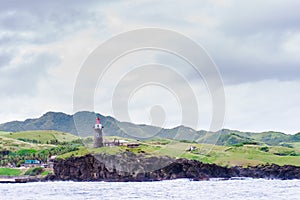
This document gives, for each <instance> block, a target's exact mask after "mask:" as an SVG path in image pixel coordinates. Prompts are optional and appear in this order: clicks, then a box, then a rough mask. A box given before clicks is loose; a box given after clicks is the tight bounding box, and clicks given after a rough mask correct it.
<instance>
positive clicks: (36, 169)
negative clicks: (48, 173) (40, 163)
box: [24, 167, 44, 176]
mask: <svg viewBox="0 0 300 200" xmlns="http://www.w3.org/2000/svg"><path fill="white" fill-rule="evenodd" d="M43 171H44V168H42V167H34V168H29V169H28V170H27V171H26V172H25V173H24V175H29V176H37V175H40V174H41V173H42V172H43Z"/></svg>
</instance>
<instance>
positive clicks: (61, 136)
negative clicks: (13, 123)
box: [3, 130, 78, 144]
mask: <svg viewBox="0 0 300 200" xmlns="http://www.w3.org/2000/svg"><path fill="white" fill-rule="evenodd" d="M3 136H5V137H8V138H12V139H17V140H21V141H24V142H31V143H41V144H51V143H55V142H72V141H73V140H76V139H78V137H77V136H75V135H72V134H70V133H64V132H59V131H49V130H47V131H44V130H40V131H23V132H14V133H5V134H3Z"/></svg>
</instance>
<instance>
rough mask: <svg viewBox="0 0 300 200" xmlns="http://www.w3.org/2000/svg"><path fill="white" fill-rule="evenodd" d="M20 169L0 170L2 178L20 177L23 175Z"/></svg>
mask: <svg viewBox="0 0 300 200" xmlns="http://www.w3.org/2000/svg"><path fill="white" fill-rule="evenodd" d="M21 172H22V171H21V170H20V169H13V168H0V175H1V176H19V175H20V174H21Z"/></svg>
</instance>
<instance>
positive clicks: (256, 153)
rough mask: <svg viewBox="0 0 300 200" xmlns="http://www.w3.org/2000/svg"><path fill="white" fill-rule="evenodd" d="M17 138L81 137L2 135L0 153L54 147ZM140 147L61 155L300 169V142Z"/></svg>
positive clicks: (34, 133)
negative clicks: (167, 158) (289, 145)
mask: <svg viewBox="0 0 300 200" xmlns="http://www.w3.org/2000/svg"><path fill="white" fill-rule="evenodd" d="M16 138H26V139H31V140H32V139H35V140H39V141H41V142H43V143H46V142H47V141H50V140H53V139H57V140H58V141H61V142H62V141H72V140H75V139H78V137H76V136H74V135H71V134H68V133H62V132H58V131H26V132H16V133H7V132H0V150H1V149H3V148H5V149H7V150H19V149H28V148H34V149H45V148H49V147H53V145H48V144H33V143H28V142H23V141H20V140H17V139H16ZM113 138H118V139H122V138H120V137H106V139H109V140H112V139H113ZM125 140H127V141H129V142H136V141H134V140H132V139H125ZM140 143H141V146H140V147H139V148H133V149H128V148H127V147H104V148H98V149H94V148H92V147H91V145H88V146H89V147H88V148H86V147H81V148H80V149H79V150H78V151H74V152H69V153H66V154H64V155H61V156H60V157H61V158H67V157H69V156H71V155H74V156H81V155H85V154H88V153H109V154H115V153H119V152H124V151H126V150H129V151H133V152H135V153H144V154H145V155H157V156H159V155H167V156H171V157H178V158H187V159H195V160H199V161H202V162H207V163H216V164H220V165H224V166H226V165H230V166H233V165H240V166H245V165H257V164H265V163H276V164H279V165H284V164H291V165H298V166H300V156H299V154H300V143H293V146H294V147H295V148H287V147H281V146H269V151H268V152H264V151H262V150H260V148H261V146H257V145H244V146H242V147H233V146H218V145H215V146H214V145H209V144H195V143H185V142H179V141H174V140H171V139H157V140H152V141H143V142H140ZM191 145H193V146H196V147H197V150H195V151H193V152H188V151H186V150H187V149H188V148H189V147H190V146H191ZM290 151H294V152H295V153H296V154H297V155H298V156H282V155H281V156H280V155H276V154H284V153H286V152H290Z"/></svg>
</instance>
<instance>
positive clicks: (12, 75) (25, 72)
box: [0, 53, 59, 97]
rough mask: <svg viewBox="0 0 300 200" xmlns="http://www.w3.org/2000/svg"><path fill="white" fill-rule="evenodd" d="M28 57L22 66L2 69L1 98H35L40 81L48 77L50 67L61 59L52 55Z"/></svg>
mask: <svg viewBox="0 0 300 200" xmlns="http://www.w3.org/2000/svg"><path fill="white" fill-rule="evenodd" d="M26 57H28V61H26V62H24V63H22V64H20V65H17V66H14V67H9V68H2V69H0V91H1V94H0V96H6V97H7V96H12V97H13V96H16V97H18V96H22V95H26V96H31V95H33V96H34V94H35V92H36V90H37V88H38V84H39V80H41V79H42V78H44V77H46V76H47V70H48V69H49V67H51V66H53V65H55V64H58V63H59V59H58V58H57V57H56V56H54V55H51V54H45V53H44V54H38V55H26ZM25 59H26V58H25Z"/></svg>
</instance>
